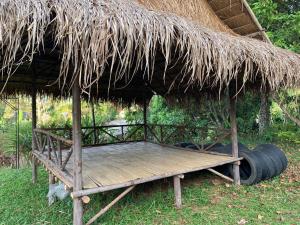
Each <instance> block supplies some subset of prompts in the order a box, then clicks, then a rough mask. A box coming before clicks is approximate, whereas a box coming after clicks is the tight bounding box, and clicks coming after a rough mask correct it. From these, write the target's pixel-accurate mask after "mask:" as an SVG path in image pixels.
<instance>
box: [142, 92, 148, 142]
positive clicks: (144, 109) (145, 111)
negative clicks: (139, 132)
mask: <svg viewBox="0 0 300 225" xmlns="http://www.w3.org/2000/svg"><path fill="white" fill-rule="evenodd" d="M143 115H144V141H147V127H148V125H147V101H146V98H144V104H143Z"/></svg>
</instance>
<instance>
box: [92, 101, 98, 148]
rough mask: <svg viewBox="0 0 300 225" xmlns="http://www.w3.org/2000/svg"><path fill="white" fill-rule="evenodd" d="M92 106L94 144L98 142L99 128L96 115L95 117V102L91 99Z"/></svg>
mask: <svg viewBox="0 0 300 225" xmlns="http://www.w3.org/2000/svg"><path fill="white" fill-rule="evenodd" d="M91 108H92V122H93V134H94V140H93V143H94V145H95V144H97V129H96V117H95V107H94V102H93V101H91Z"/></svg>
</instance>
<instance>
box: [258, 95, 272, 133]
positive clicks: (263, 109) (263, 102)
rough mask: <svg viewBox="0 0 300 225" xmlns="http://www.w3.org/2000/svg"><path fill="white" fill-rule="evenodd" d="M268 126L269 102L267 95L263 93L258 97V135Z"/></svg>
mask: <svg viewBox="0 0 300 225" xmlns="http://www.w3.org/2000/svg"><path fill="white" fill-rule="evenodd" d="M269 125H270V101H269V93H268V92H267V91H263V92H262V93H261V97H260V110H259V134H262V133H263V132H264V131H265V130H266V129H267V128H268V127H269Z"/></svg>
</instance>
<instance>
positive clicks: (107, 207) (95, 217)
mask: <svg viewBox="0 0 300 225" xmlns="http://www.w3.org/2000/svg"><path fill="white" fill-rule="evenodd" d="M134 187H135V186H131V187H129V188H127V189H126V190H125V191H123V192H122V193H121V194H120V195H119V196H118V197H116V198H115V199H114V200H113V201H112V202H111V203H109V204H108V205H107V206H105V207H104V208H103V209H101V210H100V211H99V212H98V213H97V214H96V215H95V216H93V217H92V218H91V219H90V220H89V221H88V222H87V224H86V225H90V224H92V223H94V222H95V221H96V220H97V219H98V218H99V217H100V216H102V215H103V214H104V213H106V212H107V211H108V210H109V209H110V208H111V207H113V206H114V205H115V204H116V203H117V202H118V201H120V200H121V199H122V198H123V197H124V196H125V195H127V194H128V193H129V192H130V191H132V189H133V188H134Z"/></svg>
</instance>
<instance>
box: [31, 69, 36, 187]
mask: <svg viewBox="0 0 300 225" xmlns="http://www.w3.org/2000/svg"><path fill="white" fill-rule="evenodd" d="M32 77H33V78H32V80H33V81H32V97H31V117H32V118H31V123H32V130H31V132H32V139H31V140H32V144H31V146H32V149H31V150H32V151H34V150H36V149H37V146H36V142H35V136H34V129H36V124H37V116H36V82H35V80H36V73H35V70H33V73H32ZM36 180H37V161H36V160H35V158H34V157H32V183H33V184H35V183H36Z"/></svg>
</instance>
